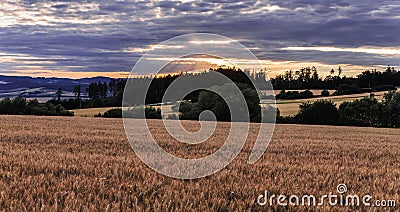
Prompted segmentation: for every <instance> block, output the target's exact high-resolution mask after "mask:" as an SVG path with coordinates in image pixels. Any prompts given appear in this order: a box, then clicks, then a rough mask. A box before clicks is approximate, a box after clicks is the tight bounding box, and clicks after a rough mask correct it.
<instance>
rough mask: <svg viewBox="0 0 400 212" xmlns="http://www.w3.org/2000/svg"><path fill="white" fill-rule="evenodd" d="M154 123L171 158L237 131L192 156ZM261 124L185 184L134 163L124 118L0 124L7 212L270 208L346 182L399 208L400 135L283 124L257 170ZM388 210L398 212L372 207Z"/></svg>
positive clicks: (12, 119)
mask: <svg viewBox="0 0 400 212" xmlns="http://www.w3.org/2000/svg"><path fill="white" fill-rule="evenodd" d="M149 125H150V128H151V130H152V131H153V132H156V133H157V137H159V138H160V146H162V147H164V148H165V149H166V151H168V152H171V153H173V154H176V155H185V154H191V155H187V156H188V157H193V156H205V155H204V154H205V153H212V152H214V151H215V149H216V148H218V146H219V145H221V144H222V143H223V139H224V137H225V136H224V135H225V134H226V132H227V130H229V123H219V124H218V128H217V131H216V135H217V137H214V138H212V139H211V142H207V144H206V145H203V144H200V145H203V146H202V151H201V153H198V152H197V151H193V150H192V151H191V149H192V148H193V149H196V148H198V147H196V146H197V145H194V146H190V145H179V144H177V142H174V141H173V140H172V139H171V138H170V137H169V136H167V135H165V134H166V132H165V130H163V129H162V122H161V121H159V120H155V121H150V122H149ZM256 125H257V124H252V126H253V128H252V130H251V132H250V137H249V138H248V141H247V143H246V145H245V147H244V149H243V150H242V153H240V154H239V156H238V157H237V158H236V159H235V160H234V161H233V162H232V163H231V164H230V165H228V166H227V167H226V168H225V169H223V170H222V171H220V172H218V173H216V174H214V175H212V176H209V177H206V178H202V179H198V180H177V179H172V178H169V177H165V176H163V175H160V174H158V173H156V172H154V171H153V170H151V169H150V168H148V167H147V166H146V165H144V164H143V163H142V162H141V161H140V160H139V159H138V158H137V157H136V156H135V153H134V152H133V150H132V149H131V148H130V145H129V143H128V141H127V138H126V135H125V132H124V129H123V125H122V120H121V119H100V118H99V119H93V118H81V117H66V118H60V117H32V116H0V139H1V140H0V143H1V144H0V211H3V210H8V209H10V210H16V211H33V210H45V211H56V210H61V209H63V210H68V211H72V210H74V211H78V210H99V211H106V210H112V211H115V210H123V209H128V210H132V209H138V210H142V209H150V210H151V209H154V210H156V211H159V210H163V211H165V210H168V211H169V210H172V209H182V208H187V209H190V208H191V209H194V210H198V211H207V210H238V211H244V210H260V209H266V207H260V206H258V205H257V204H256V201H255V200H256V199H257V197H258V196H259V195H260V194H263V193H264V190H268V191H269V192H271V193H274V194H277V195H279V194H286V195H292V194H293V195H304V194H313V195H324V194H329V193H330V192H332V193H336V186H337V185H338V184H339V183H345V184H346V185H347V187H348V193H349V194H358V195H360V196H361V195H366V194H369V195H371V196H373V199H374V200H379V199H382V200H383V199H394V200H396V201H397V204H399V203H400V202H399V201H400V141H399V138H400V130H398V129H373V128H354V127H332V126H303V125H277V126H276V130H275V133H274V137H273V140H272V141H271V144H270V146H269V147H268V149H267V151H266V152H265V154H264V155H263V156H262V158H261V159H260V160H259V161H258V162H257V163H255V164H253V165H249V164H247V162H246V161H247V159H248V156H249V154H250V152H251V147H252V145H253V143H254V141H255V138H256V135H257V134H256V133H257V130H255V127H256ZM184 126H185V127H187V128H188V129H190V130H192V131H193V130H196V129H198V126H199V125H198V124H197V122H193V121H187V122H184ZM274 207H277V206H276V205H275V206H274ZM270 209H272V208H270ZM280 209H293V210H304V209H308V210H329V209H335V210H343V211H348V210H362V209H366V208H356V207H335V208H331V207H330V206H328V205H324V206H319V207H317V208H310V207H307V206H301V207H293V206H290V207H289V208H286V207H284V208H280ZM382 209H384V210H390V208H372V210H382ZM391 209H392V210H393V211H395V210H398V209H399V208H398V207H397V208H391Z"/></svg>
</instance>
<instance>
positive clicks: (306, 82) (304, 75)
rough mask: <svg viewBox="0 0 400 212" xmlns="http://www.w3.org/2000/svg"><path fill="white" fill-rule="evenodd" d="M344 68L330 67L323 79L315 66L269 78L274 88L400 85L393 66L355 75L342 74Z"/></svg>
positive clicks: (397, 72) (371, 87)
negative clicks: (328, 73)
mask: <svg viewBox="0 0 400 212" xmlns="http://www.w3.org/2000/svg"><path fill="white" fill-rule="evenodd" d="M343 72H344V70H343V69H342V68H341V67H339V68H338V69H337V70H335V69H332V70H331V71H330V75H328V76H326V77H325V78H324V79H323V78H322V77H320V76H319V74H318V71H317V68H316V67H314V66H313V67H306V68H301V69H300V70H298V71H293V70H289V71H286V72H285V73H284V74H281V75H278V76H276V77H275V78H272V79H271V83H272V85H273V87H274V89H275V90H301V89H330V90H336V89H337V88H338V87H339V86H340V85H351V86H354V87H356V88H359V89H360V90H359V92H361V91H362V90H361V88H369V89H375V90H378V89H382V87H380V86H400V72H399V71H398V70H396V69H395V68H394V67H390V66H389V67H387V68H386V70H384V71H377V70H376V69H373V70H366V71H363V72H362V73H361V74H358V75H357V76H356V77H347V76H345V75H343Z"/></svg>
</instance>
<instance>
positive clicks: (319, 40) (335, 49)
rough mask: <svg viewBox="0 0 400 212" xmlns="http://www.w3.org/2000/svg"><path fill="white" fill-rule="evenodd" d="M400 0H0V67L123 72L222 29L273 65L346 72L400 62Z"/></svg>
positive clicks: (30, 71)
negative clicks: (167, 46)
mask: <svg viewBox="0 0 400 212" xmlns="http://www.w3.org/2000/svg"><path fill="white" fill-rule="evenodd" d="M399 23H400V1H394V0H393V1H379V0H374V1H372V0H353V1H350V0H337V1H327V0H293V1H278V0H270V1H262V0H261V1H260V0H246V1H238V0H211V1H202V0H197V1H192V0H185V1H155V0H154V1H136V0H133V1H109V0H100V1H78V0H68V1H57V2H55V1H54V2H51V1H37V0H27V1H18V0H13V1H11V0H5V1H1V2H0V75H29V76H45V77H50V76H55V77H73V78H78V77H86V76H99V75H102V76H113V77H124V76H126V73H127V72H129V71H130V70H131V69H132V67H133V66H134V65H135V63H136V61H137V60H138V59H139V58H140V57H141V56H142V55H143V54H144V53H146V52H148V51H149V50H151V49H154V47H155V45H157V44H158V43H160V42H162V41H165V40H167V39H170V38H173V37H175V36H179V35H183V34H187V33H196V32H197V33H198V32H201V33H215V34H218V35H223V36H226V37H229V38H232V39H234V40H235V41H238V42H240V43H241V44H243V45H245V46H246V47H248V48H249V49H250V50H251V51H252V52H253V53H254V54H255V55H256V56H257V57H258V59H259V60H260V61H261V63H263V65H264V66H265V67H266V68H267V69H268V70H269V71H270V73H271V75H275V74H279V73H282V72H283V71H285V70H288V69H294V70H296V69H299V68H301V67H304V66H312V65H315V66H316V67H317V68H318V69H319V70H320V71H321V72H324V73H328V70H330V69H331V68H337V67H338V66H339V65H340V66H342V68H343V69H344V71H343V74H345V75H348V76H350V75H355V74H357V73H359V72H361V71H363V70H366V69H370V68H378V69H383V68H384V67H387V66H388V65H391V66H395V67H400V24H399Z"/></svg>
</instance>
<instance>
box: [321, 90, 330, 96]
mask: <svg viewBox="0 0 400 212" xmlns="http://www.w3.org/2000/svg"><path fill="white" fill-rule="evenodd" d="M329 95H330V93H329V91H328V90H322V91H321V96H324V97H325V96H329Z"/></svg>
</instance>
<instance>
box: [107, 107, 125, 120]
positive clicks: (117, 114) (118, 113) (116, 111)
mask: <svg viewBox="0 0 400 212" xmlns="http://www.w3.org/2000/svg"><path fill="white" fill-rule="evenodd" d="M102 117H104V118H122V109H121V108H113V109H110V110H107V111H106V112H104V114H103V116H102Z"/></svg>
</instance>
